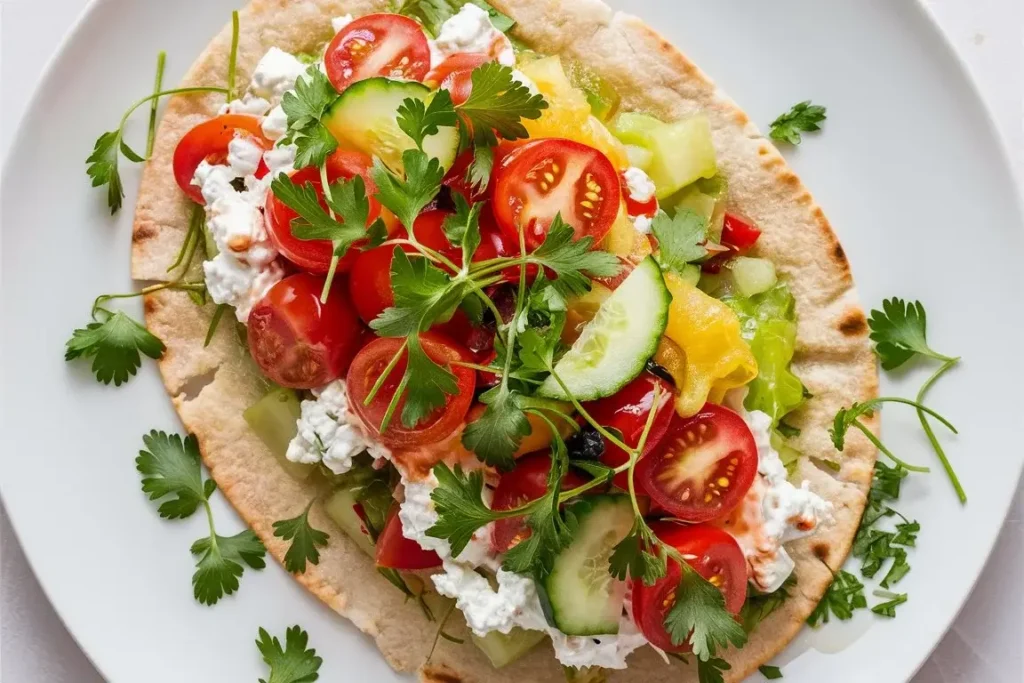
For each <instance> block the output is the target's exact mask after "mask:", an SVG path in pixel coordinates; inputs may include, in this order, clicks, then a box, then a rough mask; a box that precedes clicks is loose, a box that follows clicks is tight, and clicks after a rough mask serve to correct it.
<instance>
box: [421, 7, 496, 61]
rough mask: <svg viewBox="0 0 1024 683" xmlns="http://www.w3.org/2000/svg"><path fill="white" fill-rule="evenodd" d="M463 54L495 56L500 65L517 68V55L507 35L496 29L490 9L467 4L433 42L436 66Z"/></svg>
mask: <svg viewBox="0 0 1024 683" xmlns="http://www.w3.org/2000/svg"><path fill="white" fill-rule="evenodd" d="M460 52H477V53H483V54H489V55H494V54H495V52H497V54H496V55H495V56H496V57H497V59H498V62H499V63H500V64H504V65H505V66H515V63H516V54H515V51H514V50H513V49H512V43H511V42H510V41H509V39H508V38H506V37H505V34H504V33H502V32H501V31H499V30H498V29H496V28H494V24H492V23H491V17H490V15H489V14H488V13H487V11H486V10H484V9H481V8H480V7H477V6H476V5H474V4H472V3H468V2H467V3H466V4H465V5H463V6H462V9H460V10H459V12H458V14H455V15H454V16H452V17H451V18H449V19H448V20H447V21H445V22H444V23H443V24H441V29H440V31H438V34H437V38H436V39H435V40H432V41H430V62H431V66H432V67H436V66H437V65H438V64H440V63H441V62H443V61H444V60H445V59H446V58H447V57H449V56H451V55H454V54H458V53H460Z"/></svg>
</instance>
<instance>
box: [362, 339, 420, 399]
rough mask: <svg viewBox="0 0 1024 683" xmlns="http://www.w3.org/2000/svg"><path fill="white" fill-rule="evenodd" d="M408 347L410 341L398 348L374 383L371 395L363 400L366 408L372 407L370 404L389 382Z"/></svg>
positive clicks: (404, 342)
mask: <svg viewBox="0 0 1024 683" xmlns="http://www.w3.org/2000/svg"><path fill="white" fill-rule="evenodd" d="M408 345H409V340H408V339H406V340H405V341H403V342H402V345H401V346H399V347H398V351H396V352H395V355H394V356H392V357H391V360H389V361H388V364H387V365H386V366H384V371H383V372H381V373H380V377H378V378H377V381H376V382H374V383H373V387H372V388H371V389H370V393H369V394H367V395H366V398H365V399H364V400H363V405H364V406H368V405H370V403H372V402H373V399H375V398H377V392H379V391H380V388H381V387H382V386H384V382H386V381H387V379H388V376H389V375H390V374H391V372H392V370H394V369H395V366H396V365H398V361H399V359H400V358H401V357H402V354H403V353H405V348H406V347H407V346H408Z"/></svg>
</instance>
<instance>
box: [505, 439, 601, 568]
mask: <svg viewBox="0 0 1024 683" xmlns="http://www.w3.org/2000/svg"><path fill="white" fill-rule="evenodd" d="M552 447H553V452H552V454H551V470H550V472H549V473H548V482H547V484H548V487H547V493H545V494H544V495H543V496H542V497H541V498H540V499H539V500H537V501H535V503H534V504H533V505H531V512H530V515H529V516H528V517H527V519H526V523H527V525H528V526H529V527H530V530H531V533H530V535H529V537H527V538H525V539H523V540H521V541H519V543H517V544H516V545H514V546H513V547H512V548H511V549H510V550H509V551H508V553H506V554H505V560H504V562H502V565H501V566H502V568H503V569H505V571H510V572H515V573H517V574H528V575H530V576H541V577H543V576H547V575H548V574H549V573H550V572H551V569H552V567H553V565H554V562H555V557H556V556H557V555H558V553H559V552H561V551H562V550H563V549H564V548H566V547H568V545H569V544H570V543H572V540H573V537H574V536H575V535H576V529H577V528H578V526H579V525H578V521H577V519H576V515H575V513H574V508H575V507H576V506H578V505H588V504H589V503H588V502H587V501H585V500H583V501H576V502H574V503H570V504H569V505H567V506H566V508H565V511H564V513H563V511H562V509H561V508H560V507H559V498H560V492H561V490H562V477H563V476H564V475H565V469H566V464H565V463H566V460H567V455H566V453H565V443H564V442H563V441H562V440H561V439H560V438H557V437H556V438H555V441H554V443H553V444H552Z"/></svg>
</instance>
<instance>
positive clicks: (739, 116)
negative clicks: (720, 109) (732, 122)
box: [733, 109, 750, 126]
mask: <svg viewBox="0 0 1024 683" xmlns="http://www.w3.org/2000/svg"><path fill="white" fill-rule="evenodd" d="M733 118H734V119H736V123H738V124H739V125H740V126H746V125H747V124H748V123H750V118H749V117H748V116H747V114H746V112H744V111H742V110H740V109H737V110H736V111H735V112H733Z"/></svg>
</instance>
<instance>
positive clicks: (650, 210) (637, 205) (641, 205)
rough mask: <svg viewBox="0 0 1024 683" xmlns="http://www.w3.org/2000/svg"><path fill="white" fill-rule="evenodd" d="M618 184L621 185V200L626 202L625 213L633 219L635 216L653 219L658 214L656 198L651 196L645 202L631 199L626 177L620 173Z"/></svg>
mask: <svg viewBox="0 0 1024 683" xmlns="http://www.w3.org/2000/svg"><path fill="white" fill-rule="evenodd" d="M619 182H620V183H621V190H622V198H623V199H625V200H626V213H627V214H628V215H630V216H631V217H633V218H636V217H637V216H648V217H650V218H654V216H655V215H657V213H658V198H657V197H655V196H654V195H651V198H650V199H648V200H647V201H646V202H638V201H637V200H635V199H633V196H632V195H631V194H629V186H628V184H627V183H626V175H625V173H622V174H620V175H619Z"/></svg>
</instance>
